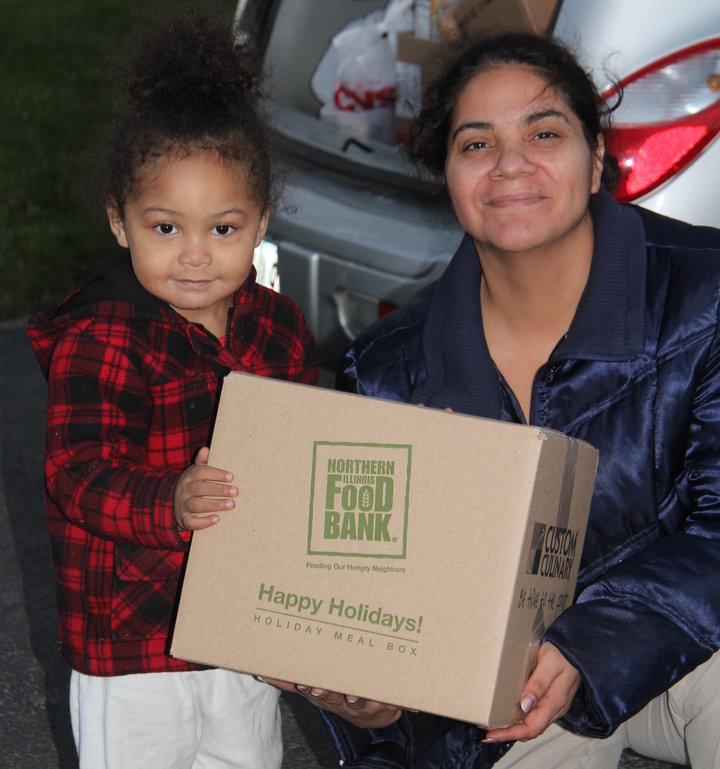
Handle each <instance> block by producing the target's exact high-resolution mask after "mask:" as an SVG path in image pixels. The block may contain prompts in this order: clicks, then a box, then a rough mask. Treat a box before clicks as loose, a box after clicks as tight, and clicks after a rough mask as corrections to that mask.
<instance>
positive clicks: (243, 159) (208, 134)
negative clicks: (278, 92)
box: [99, 6, 272, 210]
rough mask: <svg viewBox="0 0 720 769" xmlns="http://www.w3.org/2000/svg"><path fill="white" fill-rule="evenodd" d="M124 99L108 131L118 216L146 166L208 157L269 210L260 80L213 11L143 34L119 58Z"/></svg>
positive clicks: (107, 186)
mask: <svg viewBox="0 0 720 769" xmlns="http://www.w3.org/2000/svg"><path fill="white" fill-rule="evenodd" d="M122 57H123V62H122V76H121V78H122V85H123V86H124V96H123V100H122V103H121V106H120V109H119V111H118V113H117V115H116V117H115V120H114V121H113V123H112V124H111V125H110V127H109V131H108V144H107V147H106V151H105V155H106V160H105V163H104V165H103V166H102V168H101V173H102V179H100V180H99V182H100V185H101V186H102V187H103V188H104V190H103V194H104V197H105V200H112V201H114V202H115V203H116V204H117V205H118V207H119V208H120V210H122V208H123V206H124V204H125V202H126V201H127V200H128V199H130V198H132V197H133V195H134V194H135V193H136V192H137V189H138V185H139V183H141V181H142V174H143V171H144V170H145V169H146V168H147V166H148V164H151V163H152V162H153V161H155V160H157V159H159V158H162V157H178V158H180V157H186V156H187V155H189V154H192V153H194V152H210V153H214V154H216V155H217V157H218V158H219V160H221V161H222V162H225V163H228V164H229V165H231V166H233V165H236V166H237V167H238V168H239V170H240V171H241V172H242V173H244V175H245V178H246V180H247V184H248V188H249V193H250V195H252V196H253V198H254V200H255V201H256V202H257V203H258V204H259V205H260V206H261V207H262V208H265V207H266V206H268V205H269V203H270V198H271V193H272V174H271V163H270V148H269V138H268V137H269V131H268V127H267V124H266V121H265V117H264V115H263V114H262V112H261V111H260V108H259V105H258V97H259V96H260V83H261V77H262V73H261V70H260V66H259V63H258V62H259V57H258V56H256V55H255V52H254V51H253V50H252V47H251V44H250V43H249V42H248V41H243V43H242V44H239V43H238V42H237V41H236V39H235V36H234V31H233V20H232V16H230V15H229V14H228V13H227V12H225V11H224V10H220V9H219V8H218V7H216V6H212V8H210V9H209V10H208V8H207V7H206V8H204V9H199V8H190V9H186V10H184V11H180V12H178V13H176V14H173V15H171V16H169V17H167V16H165V17H163V18H162V19H160V20H159V21H158V22H156V23H154V24H152V25H150V26H149V27H147V28H145V29H142V30H141V31H140V33H139V34H138V35H136V36H135V37H134V38H133V39H132V40H131V41H130V44H129V48H128V49H127V50H125V51H123V52H122Z"/></svg>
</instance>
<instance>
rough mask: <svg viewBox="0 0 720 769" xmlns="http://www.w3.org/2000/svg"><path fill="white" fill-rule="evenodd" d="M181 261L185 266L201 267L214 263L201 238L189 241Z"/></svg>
mask: <svg viewBox="0 0 720 769" xmlns="http://www.w3.org/2000/svg"><path fill="white" fill-rule="evenodd" d="M180 261H181V262H182V263H183V264H190V265H194V266H201V265H204V264H209V263H210V262H211V261H212V256H211V255H210V250H209V249H208V248H207V247H206V244H205V242H204V241H203V240H202V239H201V238H191V239H189V240H188V241H187V243H186V244H185V248H183V251H182V253H181V254H180Z"/></svg>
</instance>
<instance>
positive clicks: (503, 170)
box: [492, 144, 534, 177]
mask: <svg viewBox="0 0 720 769" xmlns="http://www.w3.org/2000/svg"><path fill="white" fill-rule="evenodd" d="M532 168H534V165H533V163H532V162H531V160H530V159H529V157H528V154H527V151H526V149H525V147H523V146H518V145H516V144H511V145H505V146H502V147H500V148H499V151H498V154H497V158H496V163H495V167H494V168H493V171H492V173H493V175H496V176H504V177H514V176H519V175H522V174H526V173H529V171H530V170H531V169H532Z"/></svg>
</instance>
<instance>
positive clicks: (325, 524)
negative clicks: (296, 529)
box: [308, 441, 411, 558]
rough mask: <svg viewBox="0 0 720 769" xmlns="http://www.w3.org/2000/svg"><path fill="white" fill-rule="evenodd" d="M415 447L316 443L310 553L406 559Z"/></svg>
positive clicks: (314, 447)
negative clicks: (411, 473)
mask: <svg viewBox="0 0 720 769" xmlns="http://www.w3.org/2000/svg"><path fill="white" fill-rule="evenodd" d="M410 460H411V448H410V446H407V445H398V444H378V443H337V442H330V441H315V443H314V445H313V470H312V482H311V484H312V485H311V493H310V520H309V526H308V554H309V555H346V556H360V557H363V556H365V557H367V556H373V557H375V558H405V553H406V545H407V518H408V498H409V492H410Z"/></svg>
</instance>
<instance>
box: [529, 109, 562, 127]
mask: <svg viewBox="0 0 720 769" xmlns="http://www.w3.org/2000/svg"><path fill="white" fill-rule="evenodd" d="M549 117H559V118H560V119H561V120H564V121H565V122H566V123H568V124H569V123H570V121H569V120H568V119H567V117H566V115H565V114H564V113H563V112H560V110H557V109H544V110H541V111H540V112H531V113H530V114H529V115H526V116H525V118H524V119H523V123H525V125H530V124H531V123H536V122H537V121H538V120H545V118H549Z"/></svg>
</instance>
